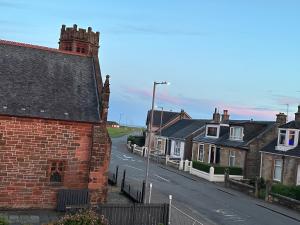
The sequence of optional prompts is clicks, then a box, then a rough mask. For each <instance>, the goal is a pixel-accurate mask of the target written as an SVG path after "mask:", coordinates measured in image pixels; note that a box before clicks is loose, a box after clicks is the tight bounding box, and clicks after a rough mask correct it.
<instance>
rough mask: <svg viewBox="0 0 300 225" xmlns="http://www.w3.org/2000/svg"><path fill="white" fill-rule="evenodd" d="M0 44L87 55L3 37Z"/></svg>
mask: <svg viewBox="0 0 300 225" xmlns="http://www.w3.org/2000/svg"><path fill="white" fill-rule="evenodd" d="M0 44H4V45H12V46H19V47H25V48H32V49H39V50H44V51H49V52H58V53H63V54H68V55H77V56H83V57H86V56H87V55H83V54H80V53H77V52H70V51H64V50H60V49H56V48H49V47H45V46H40V45H33V44H27V43H22V42H16V41H8V40H3V39H0Z"/></svg>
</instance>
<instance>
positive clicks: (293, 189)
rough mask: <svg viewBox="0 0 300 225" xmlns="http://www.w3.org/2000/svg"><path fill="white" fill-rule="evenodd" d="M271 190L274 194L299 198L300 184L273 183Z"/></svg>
mask: <svg viewBox="0 0 300 225" xmlns="http://www.w3.org/2000/svg"><path fill="white" fill-rule="evenodd" d="M271 191H272V192H273V193H275V194H279V195H283V196H286V197H290V198H293V199H296V200H300V186H286V185H283V184H274V185H273V186H272V189H271Z"/></svg>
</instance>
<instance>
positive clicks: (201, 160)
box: [197, 144, 205, 162]
mask: <svg viewBox="0 0 300 225" xmlns="http://www.w3.org/2000/svg"><path fill="white" fill-rule="evenodd" d="M200 146H201V147H202V155H201V156H202V159H201V158H200ZM204 154H205V149H204V144H199V145H198V157H197V161H200V162H204V159H205V158H204Z"/></svg>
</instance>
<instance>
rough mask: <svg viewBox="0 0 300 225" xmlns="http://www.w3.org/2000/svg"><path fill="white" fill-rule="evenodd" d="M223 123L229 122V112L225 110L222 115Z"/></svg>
mask: <svg viewBox="0 0 300 225" xmlns="http://www.w3.org/2000/svg"><path fill="white" fill-rule="evenodd" d="M221 121H222V123H228V122H229V114H228V110H227V109H224V110H223V114H222V120H221Z"/></svg>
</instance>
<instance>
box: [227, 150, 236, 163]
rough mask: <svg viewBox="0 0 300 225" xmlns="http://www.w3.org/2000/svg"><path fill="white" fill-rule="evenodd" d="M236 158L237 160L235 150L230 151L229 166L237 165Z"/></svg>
mask: <svg viewBox="0 0 300 225" xmlns="http://www.w3.org/2000/svg"><path fill="white" fill-rule="evenodd" d="M231 159H233V163H232V164H231V163H230V162H231ZM235 160H236V153H235V151H233V150H230V151H229V156H228V166H235Z"/></svg>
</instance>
